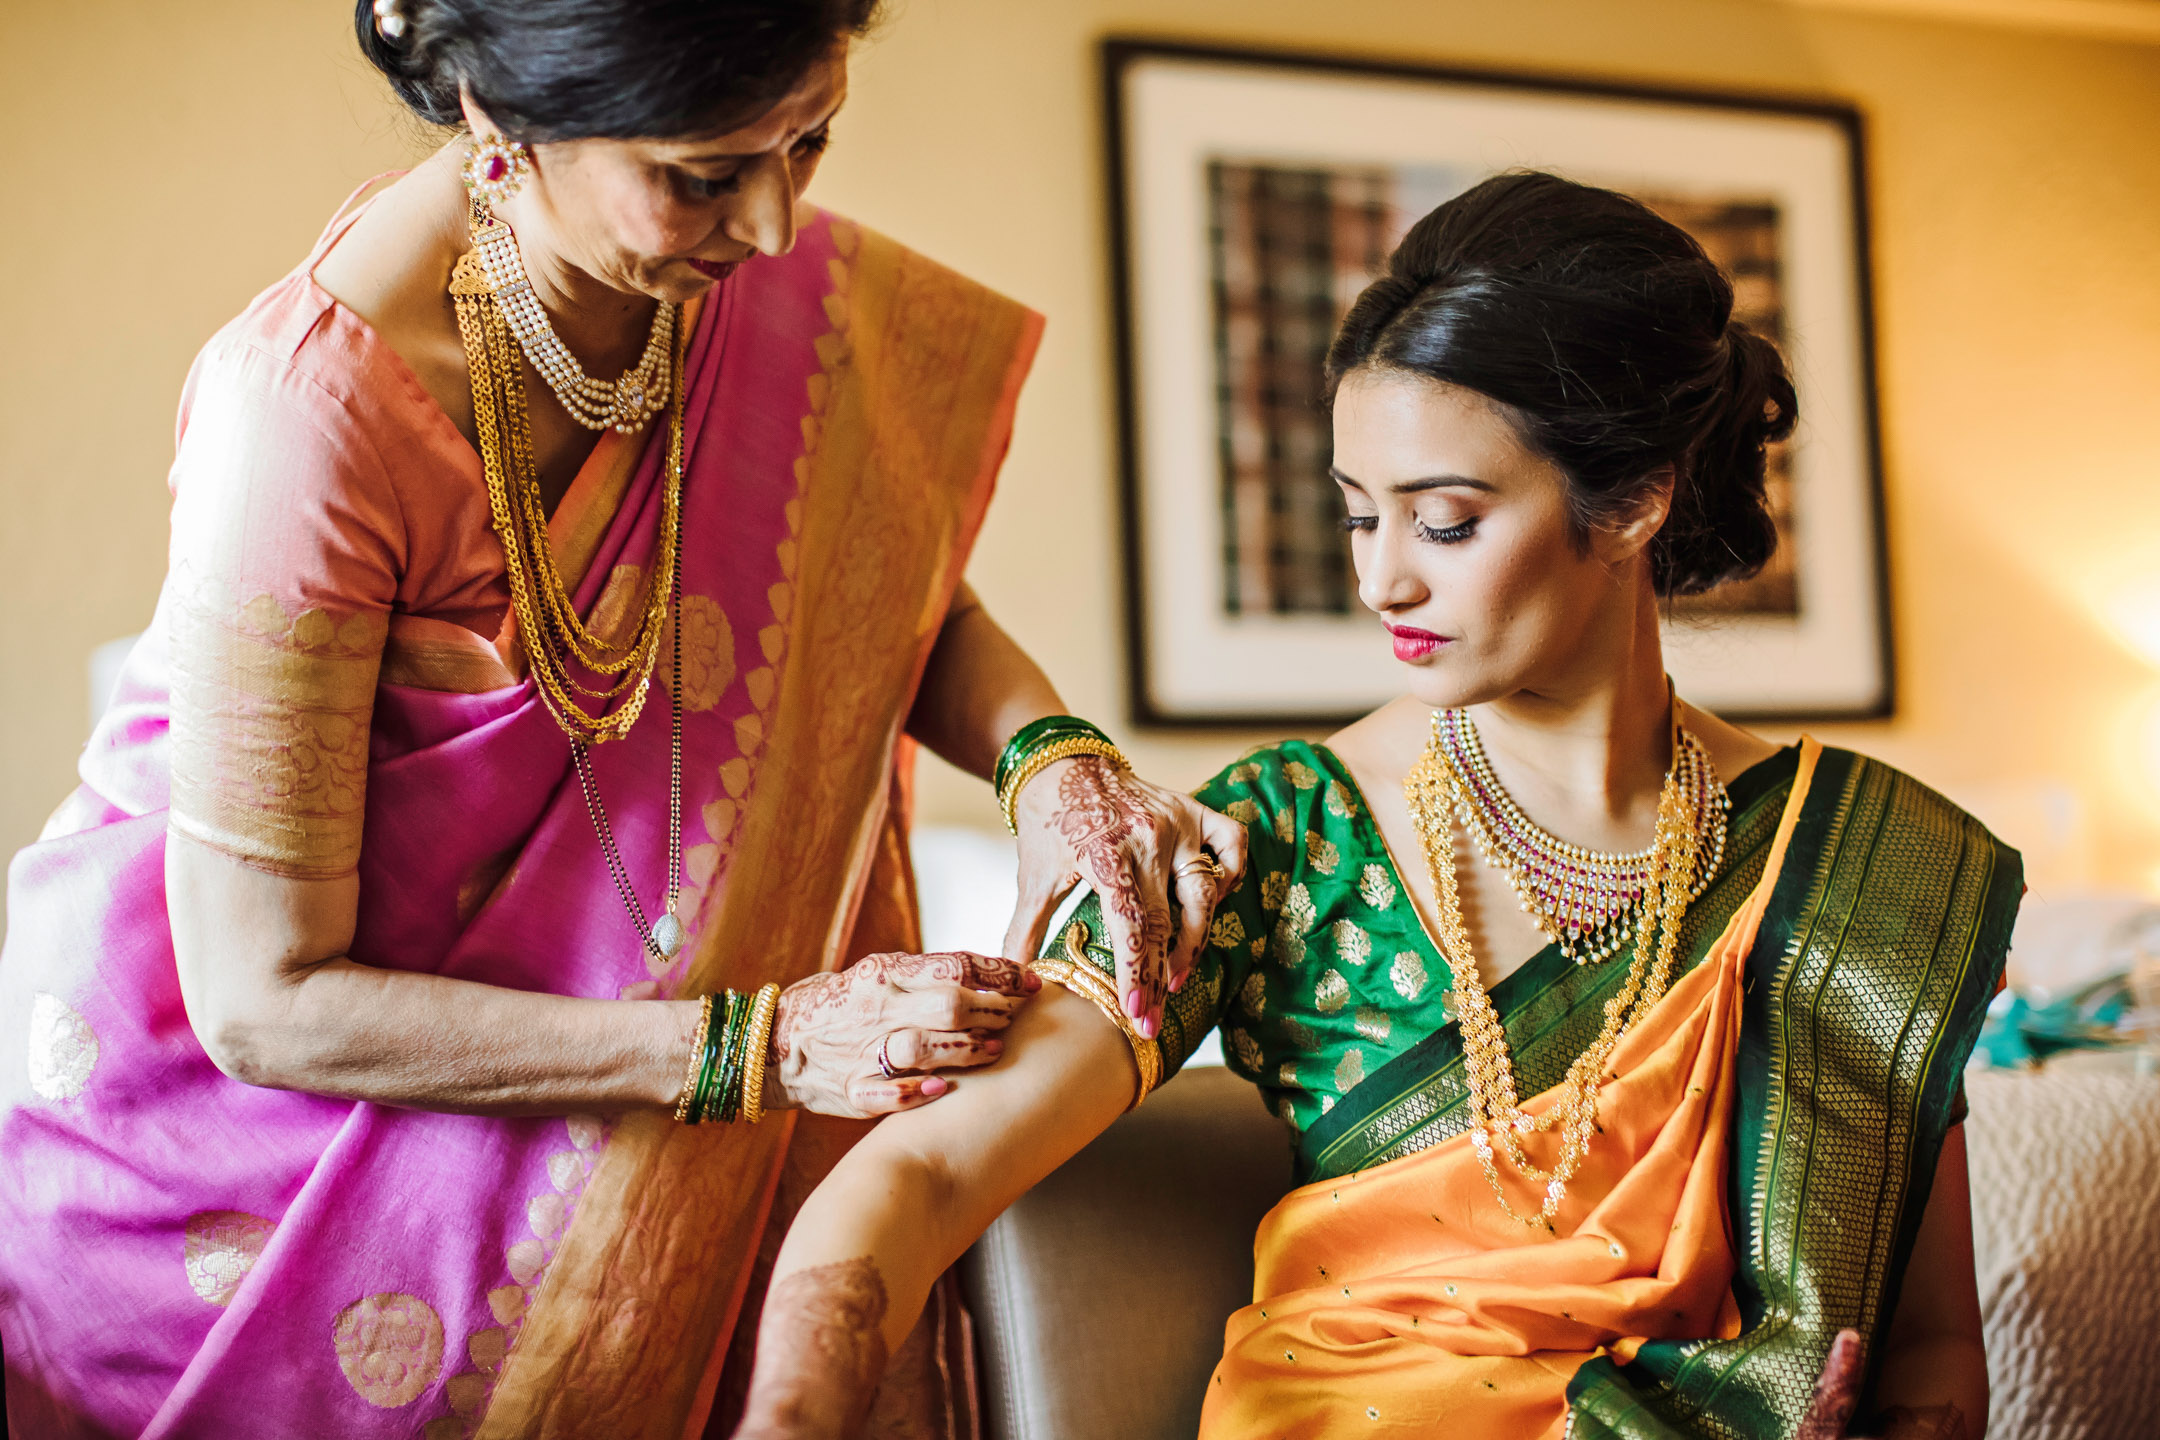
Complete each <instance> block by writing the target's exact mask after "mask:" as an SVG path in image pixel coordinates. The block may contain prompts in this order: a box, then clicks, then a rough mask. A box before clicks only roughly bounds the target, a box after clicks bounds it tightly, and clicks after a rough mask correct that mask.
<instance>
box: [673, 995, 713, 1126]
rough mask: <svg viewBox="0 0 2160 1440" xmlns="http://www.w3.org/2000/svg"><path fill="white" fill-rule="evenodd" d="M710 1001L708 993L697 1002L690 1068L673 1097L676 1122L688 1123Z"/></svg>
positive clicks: (709, 1018) (709, 1023)
mask: <svg viewBox="0 0 2160 1440" xmlns="http://www.w3.org/2000/svg"><path fill="white" fill-rule="evenodd" d="M712 1002H713V997H712V996H710V995H707V996H706V997H705V998H704V999H703V1000H701V1001H699V1002H698V1022H697V1033H696V1034H695V1035H692V1036H691V1037H690V1070H689V1073H688V1074H686V1075H684V1076H683V1082H682V1093H681V1094H679V1095H677V1096H676V1097H675V1120H676V1123H677V1124H682V1125H687V1124H689V1123H690V1097H691V1096H692V1095H694V1094H696V1093H697V1077H698V1061H699V1060H700V1059H701V1058H702V1057H703V1056H704V1054H705V1037H706V1036H707V1035H710V1034H711V1033H712Z"/></svg>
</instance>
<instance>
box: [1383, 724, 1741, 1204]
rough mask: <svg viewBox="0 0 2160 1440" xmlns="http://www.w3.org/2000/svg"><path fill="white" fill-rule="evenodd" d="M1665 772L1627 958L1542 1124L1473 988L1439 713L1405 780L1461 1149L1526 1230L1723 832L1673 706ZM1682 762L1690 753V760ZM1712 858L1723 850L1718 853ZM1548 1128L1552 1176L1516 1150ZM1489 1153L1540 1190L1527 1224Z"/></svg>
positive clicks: (1654, 989)
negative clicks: (1715, 836)
mask: <svg viewBox="0 0 2160 1440" xmlns="http://www.w3.org/2000/svg"><path fill="white" fill-rule="evenodd" d="M1672 736H1673V768H1672V769H1671V770H1669V771H1667V772H1666V776H1665V783H1664V787H1663V789H1662V790H1661V791H1660V793H1659V796H1658V816H1657V830H1656V834H1655V835H1654V837H1653V838H1652V841H1651V845H1650V853H1649V863H1648V865H1647V867H1646V869H1645V872H1644V876H1643V896H1642V901H1641V906H1640V909H1639V911H1638V921H1637V925H1636V935H1635V958H1634V961H1633V963H1632V964H1630V965H1629V967H1628V974H1627V979H1626V980H1625V981H1624V982H1623V983H1622V985H1621V986H1620V989H1619V990H1618V991H1617V992H1615V993H1614V994H1613V995H1612V997H1611V998H1610V999H1608V1000H1607V1001H1606V1002H1605V1023H1604V1026H1603V1028H1602V1029H1600V1030H1599V1032H1598V1036H1597V1039H1595V1040H1594V1041H1592V1042H1591V1044H1590V1046H1589V1048H1588V1049H1586V1050H1584V1051H1583V1052H1582V1054H1580V1055H1578V1056H1577V1057H1576V1058H1575V1061H1574V1063H1573V1064H1571V1065H1570V1066H1569V1067H1568V1071H1567V1076H1566V1078H1565V1079H1564V1080H1562V1081H1561V1082H1560V1085H1559V1086H1558V1087H1557V1088H1558V1090H1559V1094H1558V1097H1557V1098H1556V1100H1555V1103H1554V1104H1553V1105H1552V1106H1551V1107H1550V1108H1549V1109H1547V1110H1546V1111H1545V1113H1544V1114H1542V1115H1532V1114H1530V1113H1529V1112H1528V1111H1526V1110H1524V1109H1523V1108H1522V1103H1521V1100H1520V1098H1519V1097H1518V1095H1517V1093H1516V1086H1515V1063H1514V1059H1513V1057H1512V1056H1511V1055H1510V1053H1509V1051H1508V1043H1507V1032H1506V1031H1505V1030H1504V1029H1503V1028H1502V1027H1501V1024H1500V1016H1499V1013H1498V1012H1497V1011H1496V1010H1495V1009H1494V1008H1493V1003H1492V997H1491V996H1490V995H1488V994H1487V993H1486V990H1485V986H1484V984H1483V982H1482V981H1480V979H1479V978H1478V967H1477V957H1476V956H1475V955H1474V954H1473V953H1472V951H1471V947H1470V937H1469V932H1468V930H1467V929H1466V928H1465V926H1464V924H1463V915H1462V896H1461V893H1460V891H1459V889H1458V887H1457V884H1456V875H1455V831H1454V824H1453V818H1454V817H1455V815H1456V814H1457V813H1458V811H1459V810H1461V809H1463V808H1464V807H1466V806H1469V805H1470V804H1471V803H1472V802H1471V794H1472V792H1471V787H1470V785H1469V783H1468V781H1467V780H1466V779H1465V777H1464V776H1463V775H1462V773H1461V772H1460V771H1459V770H1457V769H1456V767H1455V765H1454V764H1453V763H1452V761H1451V760H1450V758H1449V755H1448V749H1447V747H1446V746H1445V745H1444V744H1443V743H1442V723H1441V715H1440V714H1439V713H1436V714H1435V715H1434V716H1433V738H1432V739H1431V741H1430V742H1428V743H1427V745H1426V747H1425V753H1424V755H1423V756H1422V757H1421V758H1420V759H1419V761H1418V763H1417V764H1416V765H1415V766H1414V767H1412V769H1411V771H1410V774H1409V775H1408V777H1406V778H1405V779H1404V781H1403V795H1404V798H1405V799H1406V800H1407V801H1408V802H1409V807H1410V820H1411V824H1412V826H1413V827H1414V828H1415V829H1416V831H1417V834H1418V840H1419V843H1420V844H1421V846H1422V847H1423V849H1424V851H1425V863H1426V866H1427V868H1428V870H1429V872H1430V874H1431V876H1432V884H1433V894H1434V897H1435V899H1436V902H1437V904H1438V907H1439V922H1440V937H1439V938H1440V944H1441V947H1442V948H1443V949H1444V950H1445V951H1446V952H1447V961H1448V965H1449V967H1450V968H1451V969H1452V970H1453V971H1454V974H1455V1007H1456V1014H1457V1016H1458V1017H1459V1022H1460V1025H1461V1029H1462V1043H1463V1068H1464V1069H1465V1070H1466V1071H1467V1072H1468V1078H1469V1082H1470V1123H1471V1132H1470V1133H1471V1144H1472V1145H1473V1146H1474V1147H1475V1148H1476V1150H1477V1156H1478V1163H1479V1164H1480V1165H1481V1166H1483V1168H1484V1171H1485V1178H1486V1180H1487V1182H1488V1183H1490V1184H1491V1186H1492V1190H1493V1194H1494V1196H1495V1197H1497V1198H1498V1200H1499V1202H1500V1208H1501V1209H1502V1210H1504V1211H1506V1212H1507V1214H1508V1215H1509V1216H1511V1217H1513V1218H1514V1219H1516V1220H1519V1221H1521V1222H1522V1223H1524V1224H1526V1225H1536V1224H1543V1225H1544V1226H1546V1228H1548V1229H1550V1228H1551V1227H1552V1219H1553V1216H1554V1215H1556V1214H1557V1213H1559V1209H1560V1202H1561V1201H1562V1200H1563V1199H1565V1198H1566V1195H1567V1187H1568V1182H1569V1181H1571V1180H1573V1179H1574V1178H1575V1175H1576V1173H1577V1172H1578V1171H1579V1170H1580V1169H1581V1168H1582V1162H1583V1157H1584V1156H1585V1155H1586V1154H1588V1153H1589V1149H1590V1138H1591V1136H1592V1135H1594V1134H1596V1133H1597V1128H1598V1125H1597V1119H1598V1086H1599V1084H1600V1082H1601V1081H1602V1080H1603V1079H1604V1077H1605V1067H1606V1065H1607V1063H1608V1062H1610V1060H1611V1059H1612V1053H1613V1049H1614V1047H1616V1046H1617V1045H1618V1044H1619V1043H1620V1037H1621V1036H1622V1035H1624V1034H1626V1033H1627V1030H1628V1027H1629V1026H1631V1025H1633V1024H1635V1023H1636V1022H1637V1021H1639V1020H1640V1019H1641V1018H1642V1017H1643V1016H1644V1015H1646V1014H1648V1013H1649V1012H1650V1009H1651V1007H1652V1006H1654V1005H1656V1004H1657V1002H1658V1001H1659V1000H1660V999H1662V998H1664V995H1665V990H1666V987H1667V985H1668V984H1669V983H1670V982H1671V979H1672V970H1673V963H1674V960H1675V958H1676V956H1677V955H1678V953H1679V948H1680V927H1681V924H1682V922H1683V921H1684V920H1685V919H1686V917H1687V910H1688V905H1689V903H1690V902H1691V901H1692V900H1693V898H1694V896H1695V895H1696V894H1697V893H1698V889H1699V887H1698V883H1697V882H1698V878H1699V871H1700V870H1701V868H1702V858H1703V854H1704V850H1705V847H1704V845H1703V833H1702V832H1703V826H1704V822H1705V819H1706V818H1709V819H1710V822H1711V823H1712V824H1713V825H1715V826H1716V827H1717V828H1718V829H1720V830H1721V831H1722V829H1723V821H1724V814H1723V812H1722V811H1717V812H1716V813H1715V814H1714V816H1711V817H1706V816H1705V814H1704V813H1703V801H1702V798H1701V797H1702V791H1701V789H1700V788H1699V787H1698V786H1695V785H1691V784H1689V783H1687V778H1686V777H1687V774H1688V772H1689V771H1690V770H1691V769H1693V768H1694V766H1696V765H1698V764H1699V765H1702V766H1707V765H1708V764H1709V759H1708V756H1707V754H1706V753H1704V752H1703V751H1702V748H1701V746H1700V744H1699V743H1698V742H1697V741H1696V739H1695V737H1694V736H1693V735H1690V734H1689V733H1688V732H1687V730H1686V729H1685V728H1684V727H1683V726H1682V725H1681V724H1680V719H1679V706H1678V704H1677V702H1676V703H1675V705H1674V709H1673V722H1672ZM1691 752H1692V753H1691ZM1719 848H1720V849H1722V846H1720V847H1719ZM1549 1130H1558V1131H1559V1134H1560V1153H1559V1155H1558V1157H1557V1158H1556V1159H1555V1160H1554V1162H1553V1164H1552V1166H1551V1168H1549V1169H1547V1168H1542V1167H1540V1166H1538V1165H1537V1164H1536V1163H1535V1162H1533V1161H1532V1160H1531V1159H1530V1156H1529V1154H1528V1152H1527V1151H1525V1150H1524V1148H1523V1137H1524V1136H1527V1135H1532V1134H1539V1133H1543V1132H1545V1131H1549ZM1496 1147H1497V1148H1498V1149H1499V1150H1500V1151H1501V1153H1502V1154H1503V1155H1505V1156H1506V1158H1507V1161H1508V1163H1509V1164H1510V1165H1511V1166H1513V1167H1514V1169H1515V1170H1516V1171H1517V1172H1518V1173H1519V1174H1521V1175H1522V1176H1523V1177H1524V1178H1526V1179H1528V1180H1530V1181H1531V1182H1532V1183H1539V1182H1542V1183H1543V1184H1544V1186H1545V1199H1544V1204H1543V1205H1542V1206H1541V1207H1540V1209H1539V1210H1538V1213H1537V1214H1535V1215H1531V1216H1524V1215H1522V1214H1519V1213H1518V1212H1517V1211H1516V1209H1515V1207H1514V1206H1513V1205H1512V1204H1510V1203H1509V1202H1508V1197H1507V1190H1506V1188H1505V1187H1504V1186H1503V1185H1502V1183H1501V1180H1500V1172H1499V1169H1498V1167H1497V1166H1496V1164H1495V1163H1494V1159H1493V1151H1494V1149H1495V1148H1496Z"/></svg>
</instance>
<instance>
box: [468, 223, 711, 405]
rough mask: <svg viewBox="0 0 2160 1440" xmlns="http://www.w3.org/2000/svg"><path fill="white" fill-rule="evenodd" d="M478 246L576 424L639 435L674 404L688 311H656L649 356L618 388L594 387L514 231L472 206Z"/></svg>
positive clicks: (666, 307)
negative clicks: (682, 323) (682, 322)
mask: <svg viewBox="0 0 2160 1440" xmlns="http://www.w3.org/2000/svg"><path fill="white" fill-rule="evenodd" d="M472 225H473V246H474V248H475V249H476V250H478V251H479V253H480V263H481V265H482V266H484V267H485V268H486V270H487V277H488V284H489V286H490V288H492V289H493V291H494V294H495V304H496V305H497V306H498V307H499V308H500V309H501V311H502V314H503V319H505V320H506V321H508V322H509V325H510V333H511V334H513V335H515V336H516V337H517V342H518V348H519V349H521V350H523V351H524V352H525V358H526V359H527V360H529V361H531V362H532V367H533V369H535V370H537V371H539V372H540V378H541V379H543V380H545V381H547V384H548V389H550V390H552V391H554V392H555V398H556V399H557V400H559V401H561V402H562V407H563V409H565V410H567V411H569V412H570V418H571V419H573V420H575V421H577V423H578V424H580V425H582V426H584V427H585V428H586V429H588V430H607V429H614V430H619V431H621V432H622V433H623V434H625V435H635V434H636V433H637V432H638V431H640V430H642V429H644V428H645V422H646V421H648V420H650V419H651V418H652V417H653V416H655V415H657V414H659V413H660V411H661V409H662V408H664V407H665V406H666V405H667V403H668V387H669V381H670V380H671V378H672V376H673V372H674V356H675V327H676V325H677V323H678V320H679V317H680V314H681V311H682V307H681V306H680V305H676V304H674V303H672V302H670V301H665V300H663V301H662V302H661V303H660V306H659V308H658V309H656V310H654V311H653V323H652V333H651V334H649V335H647V336H646V337H645V353H644V354H642V355H640V356H639V357H638V362H637V364H635V365H633V366H631V367H630V368H629V369H628V370H625V371H624V372H623V373H622V376H621V378H620V379H617V380H614V381H612V382H610V381H606V380H595V379H594V378H593V377H592V376H590V375H587V374H586V373H585V367H584V366H582V365H580V364H579V363H578V359H577V356H575V355H572V354H571V353H570V347H569V346H567V345H565V344H563V342H562V337H561V336H559V335H557V334H556V333H555V327H554V325H553V324H551V323H550V322H549V320H548V317H547V311H546V309H544V308H543V307H542V306H541V304H540V297H539V296H538V295H536V294H534V293H533V288H532V282H531V281H530V280H529V279H527V278H526V276H525V261H524V258H523V257H522V256H520V255H519V254H518V248H517V236H516V235H515V234H514V233H513V232H512V231H511V229H510V227H509V226H508V225H505V224H503V223H502V222H501V221H500V220H497V219H496V218H495V217H494V216H493V215H492V214H491V213H490V212H488V211H487V210H485V209H483V208H482V207H480V206H477V205H476V206H474V207H473V216H472Z"/></svg>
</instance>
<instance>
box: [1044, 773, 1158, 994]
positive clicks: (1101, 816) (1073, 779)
mask: <svg viewBox="0 0 2160 1440" xmlns="http://www.w3.org/2000/svg"><path fill="white" fill-rule="evenodd" d="M1051 823H1052V824H1053V825H1054V826H1055V827H1056V830H1057V833H1058V835H1059V836H1060V837H1061V838H1062V839H1063V840H1064V841H1065V843H1066V845H1067V846H1068V847H1070V849H1071V850H1072V853H1073V856H1074V858H1075V859H1077V860H1078V861H1079V862H1080V865H1081V868H1082V870H1083V871H1084V872H1085V873H1086V874H1087V875H1088V876H1089V878H1090V879H1091V880H1092V881H1093V882H1094V884H1095V887H1096V894H1097V895H1098V896H1099V897H1100V898H1101V901H1102V907H1103V912H1104V914H1105V916H1108V915H1113V914H1114V915H1116V916H1117V917H1118V918H1119V919H1120V920H1122V921H1124V922H1125V925H1126V944H1125V948H1126V951H1127V953H1128V955H1129V957H1130V960H1131V963H1132V968H1133V972H1134V982H1135V985H1136V987H1137V988H1136V989H1135V990H1134V991H1133V992H1132V993H1131V994H1129V995H1127V996H1126V997H1125V998H1126V1011H1127V1013H1128V1014H1130V1015H1132V1016H1133V1017H1134V1018H1135V1019H1138V1018H1140V1017H1142V1016H1155V1015H1158V1014H1160V1013H1161V1010H1162V1003H1163V996H1164V994H1165V991H1166V989H1167V978H1166V975H1165V973H1164V972H1165V971H1166V970H1167V968H1168V963H1167V962H1168V957H1169V945H1170V936H1171V933H1172V927H1171V921H1170V907H1169V905H1168V904H1167V903H1166V902H1164V901H1163V900H1159V899H1156V898H1153V897H1150V896H1144V895H1143V894H1142V893H1141V890H1140V885H1139V882H1138V880H1137V878H1136V877H1135V874H1134V871H1133V869H1132V867H1131V866H1129V865H1127V864H1125V863H1124V847H1125V845H1126V843H1127V842H1128V841H1131V840H1134V839H1141V840H1143V841H1144V842H1145V843H1146V844H1147V845H1148V846H1150V847H1152V846H1153V844H1154V843H1155V841H1156V839H1157V837H1158V834H1159V829H1158V826H1157V822H1156V818H1155V816H1154V814H1153V812H1152V810H1151V809H1150V807H1149V805H1148V797H1147V795H1146V794H1145V792H1143V791H1142V790H1141V789H1140V787H1139V786H1138V785H1137V784H1136V783H1135V782H1134V781H1133V779H1132V778H1131V776H1129V775H1128V774H1127V773H1126V772H1125V771H1124V770H1123V769H1122V768H1120V767H1119V766H1116V765H1112V764H1111V763H1110V762H1108V761H1107V760H1104V759H1103V758H1102V757H1100V756H1096V755H1087V756H1082V757H1080V758H1078V759H1076V760H1074V761H1072V762H1071V763H1070V764H1069V765H1068V766H1067V767H1066V770H1065V773H1064V774H1063V775H1060V776H1059V777H1058V809H1057V814H1056V815H1055V817H1054V818H1053V819H1052V821H1051ZM1150 954H1160V955H1162V956H1163V957H1164V964H1162V965H1149V964H1147V963H1146V961H1147V957H1148V956H1149V955H1150Z"/></svg>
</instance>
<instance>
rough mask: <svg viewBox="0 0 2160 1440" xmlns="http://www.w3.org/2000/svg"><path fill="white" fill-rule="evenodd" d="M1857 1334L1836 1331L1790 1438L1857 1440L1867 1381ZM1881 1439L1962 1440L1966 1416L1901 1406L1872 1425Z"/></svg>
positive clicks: (1950, 1408) (1947, 1409) (1947, 1408)
mask: <svg viewBox="0 0 2160 1440" xmlns="http://www.w3.org/2000/svg"><path fill="white" fill-rule="evenodd" d="M1861 1357H1862V1351H1861V1344H1860V1332H1859V1331H1857V1330H1840V1331H1839V1332H1838V1337H1837V1339H1835V1340H1833V1341H1832V1342H1830V1356H1829V1358H1828V1359H1827V1360H1825V1361H1824V1362H1823V1372H1822V1378H1821V1379H1819V1380H1817V1381H1816V1382H1815V1396H1814V1399H1812V1400H1811V1401H1809V1403H1808V1409H1807V1414H1806V1415H1804V1416H1803V1417H1801V1420H1800V1428H1799V1429H1798V1430H1796V1431H1794V1432H1793V1440H1857V1437H1855V1436H1854V1435H1853V1432H1852V1429H1851V1426H1852V1417H1853V1412H1854V1411H1855V1410H1857V1409H1858V1408H1859V1406H1860V1389H1861V1387H1862V1386H1863V1385H1864V1384H1866V1383H1867V1371H1866V1367H1865V1366H1863V1365H1862V1364H1861V1363H1860V1362H1861ZM1875 1428H1877V1429H1879V1430H1880V1431H1881V1433H1882V1440H1966V1429H1965V1416H1964V1414H1963V1412H1961V1411H1960V1410H1959V1409H1958V1407H1957V1406H1955V1405H1930V1406H1928V1407H1927V1408H1925V1409H1921V1410H1912V1409H1906V1408H1903V1407H1900V1408H1899V1409H1896V1410H1892V1411H1890V1412H1889V1413H1888V1414H1887V1415H1885V1416H1883V1417H1882V1423H1881V1425H1879V1426H1877V1427H1875Z"/></svg>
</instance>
